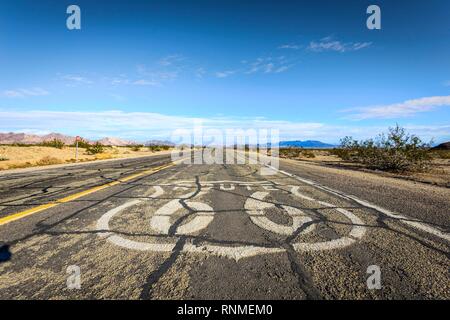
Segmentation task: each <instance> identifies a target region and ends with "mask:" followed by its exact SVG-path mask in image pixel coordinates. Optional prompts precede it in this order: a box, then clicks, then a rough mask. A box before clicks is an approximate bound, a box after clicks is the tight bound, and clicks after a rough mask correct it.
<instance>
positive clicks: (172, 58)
mask: <svg viewBox="0 0 450 320" xmlns="http://www.w3.org/2000/svg"><path fill="white" fill-rule="evenodd" d="M183 60H185V57H183V56H182V55H180V54H171V55H168V56H165V57H162V58H161V59H160V60H159V62H158V63H159V64H160V65H161V66H163V67H168V66H172V65H174V64H178V63H179V62H181V61H183Z"/></svg>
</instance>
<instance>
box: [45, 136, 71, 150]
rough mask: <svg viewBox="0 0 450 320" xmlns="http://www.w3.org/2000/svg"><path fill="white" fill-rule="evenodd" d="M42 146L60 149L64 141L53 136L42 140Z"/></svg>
mask: <svg viewBox="0 0 450 320" xmlns="http://www.w3.org/2000/svg"><path fill="white" fill-rule="evenodd" d="M41 145H42V146H44V147H51V148H57V149H62V148H63V147H64V145H65V143H64V141H62V140H60V139H57V138H54V139H53V140H48V141H44V142H42V144H41Z"/></svg>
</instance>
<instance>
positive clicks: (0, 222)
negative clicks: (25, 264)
mask: <svg viewBox="0 0 450 320" xmlns="http://www.w3.org/2000/svg"><path fill="white" fill-rule="evenodd" d="M174 165H175V163H171V164H168V165H163V166H158V167H155V168H152V169H149V170H145V171H142V172H139V173H135V174H132V175H129V176H126V177H124V178H120V179H118V180H116V181H113V182H108V183H106V184H103V185H100V186H97V187H93V188H90V189H87V190H84V191H81V192H78V193H75V194H72V195H70V196H67V197H64V198H61V199H58V200H55V201H52V202H50V203H46V204H43V205H40V206H37V207H34V208H31V209H27V210H24V211H21V212H17V213H13V214H11V215H8V216H6V217H3V218H0V226H1V225H4V224H7V223H9V222H12V221H16V220H19V219H22V218H24V217H27V216H29V215H32V214H34V213H37V212H41V211H44V210H47V209H50V208H53V207H56V206H57V205H59V204H61V203H67V202H70V201H73V200H76V199H78V198H81V197H84V196H86V195H88V194H91V193H94V192H97V191H100V190H103V189H106V188H109V187H112V186H115V185H118V184H121V183H123V182H127V181H130V180H133V179H136V178H138V177H142V176H145V175H149V174H153V173H156V172H158V171H161V170H164V169H167V168H170V167H172V166H174Z"/></svg>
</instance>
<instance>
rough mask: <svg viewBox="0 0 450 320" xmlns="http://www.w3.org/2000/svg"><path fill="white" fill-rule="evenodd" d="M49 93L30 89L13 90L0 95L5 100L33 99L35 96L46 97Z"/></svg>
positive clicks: (38, 89) (40, 89) (39, 89)
mask: <svg viewBox="0 0 450 320" xmlns="http://www.w3.org/2000/svg"><path fill="white" fill-rule="evenodd" d="M49 94H50V92H48V91H47V90H44V89H42V88H38V87H35V88H31V89H14V90H5V91H3V92H2V93H1V95H2V96H4V97H7V98H25V97H35V96H47V95H49Z"/></svg>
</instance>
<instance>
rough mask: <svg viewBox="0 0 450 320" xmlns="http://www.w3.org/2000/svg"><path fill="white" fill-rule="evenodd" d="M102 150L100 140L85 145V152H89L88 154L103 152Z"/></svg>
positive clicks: (103, 148)
mask: <svg viewBox="0 0 450 320" xmlns="http://www.w3.org/2000/svg"><path fill="white" fill-rule="evenodd" d="M104 150H105V147H104V146H103V145H102V144H101V143H100V142H96V143H94V144H88V145H87V146H86V153H87V154H90V155H93V154H99V153H103V151H104Z"/></svg>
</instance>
